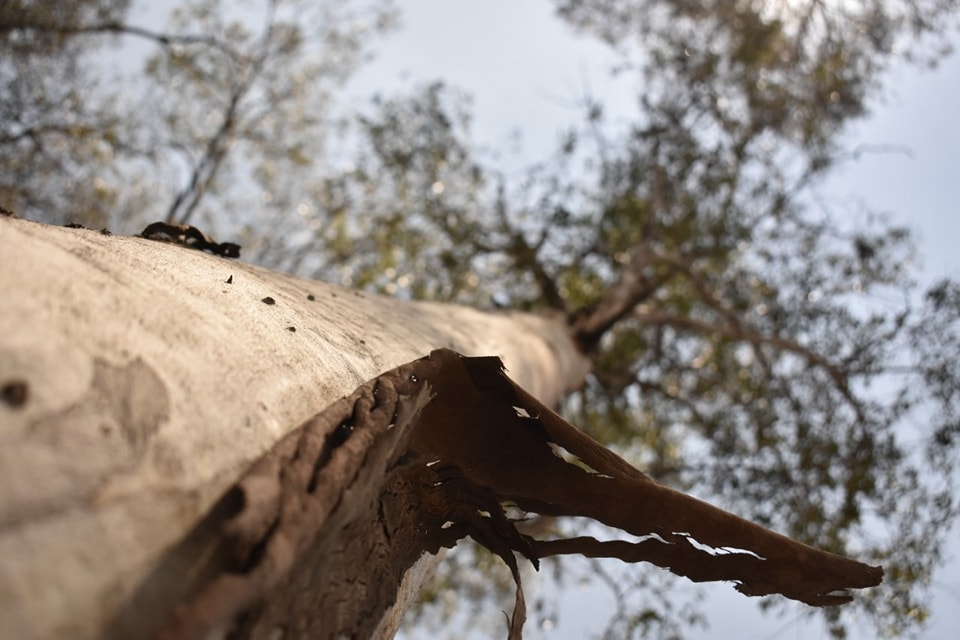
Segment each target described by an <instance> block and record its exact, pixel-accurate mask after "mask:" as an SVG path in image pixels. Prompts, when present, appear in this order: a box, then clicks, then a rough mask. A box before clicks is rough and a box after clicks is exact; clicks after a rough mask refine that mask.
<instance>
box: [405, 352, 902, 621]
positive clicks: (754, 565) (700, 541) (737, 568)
mask: <svg viewBox="0 0 960 640" xmlns="http://www.w3.org/2000/svg"><path fill="white" fill-rule="evenodd" d="M418 375H421V376H422V377H423V379H424V380H426V381H427V382H428V383H429V384H430V385H431V389H432V390H433V393H434V394H436V396H437V401H434V402H432V403H431V404H430V405H428V406H427V407H426V408H425V409H424V412H423V415H422V416H421V420H420V423H419V425H418V427H419V428H418V429H417V430H416V431H415V433H414V435H413V437H412V439H411V447H412V448H413V449H414V450H415V451H417V452H419V453H421V454H423V455H426V456H427V457H429V458H431V459H437V460H439V461H440V463H438V466H439V464H449V465H454V466H457V467H459V468H460V469H462V470H463V474H464V476H465V477H466V478H468V479H469V480H470V481H471V482H473V483H475V484H477V485H479V486H483V487H487V488H489V489H491V490H493V491H494V492H495V493H497V494H498V495H499V496H500V499H501V501H510V502H514V503H516V504H517V505H518V506H519V507H520V508H522V509H524V510H526V511H529V512H536V513H540V514H543V515H553V516H563V515H567V516H586V517H590V518H593V519H595V520H598V521H600V522H603V523H605V524H608V525H610V526H613V527H617V528H619V529H622V530H623V531H626V532H628V533H631V534H633V535H636V536H642V537H647V539H645V540H643V541H641V542H637V543H625V542H623V543H622V542H609V543H600V542H598V541H596V540H594V539H592V538H578V539H573V540H565V541H531V542H530V548H532V550H533V552H534V553H535V554H536V555H537V556H540V557H543V556H546V555H553V554H558V553H579V554H583V555H589V556H608V557H618V558H621V559H622V560H624V561H627V562H637V561H641V560H644V561H648V562H652V563H654V564H657V565H659V566H662V567H665V568H667V569H670V570H671V571H672V572H673V573H676V574H678V575H682V576H686V577H688V578H690V579H691V580H694V581H704V580H730V581H734V582H736V583H737V587H736V588H737V590H738V591H740V592H741V593H744V594H747V595H754V596H757V595H767V594H773V593H779V594H782V595H784V596H786V597H788V598H791V599H794V600H799V601H801V602H805V603H807V604H809V605H813V606H824V605H835V604H843V603H845V602H849V601H850V600H851V599H852V597H851V596H850V595H849V594H846V593H842V592H843V591H845V590H846V589H852V588H865V587H870V586H875V585H877V584H879V583H880V581H881V579H882V577H883V570H882V569H881V568H880V567H871V566H868V565H865V564H862V563H860V562H856V561H854V560H851V559H848V558H844V557H842V556H838V555H835V554H832V553H828V552H825V551H820V550H818V549H815V548H813V547H810V546H808V545H805V544H803V543H800V542H797V541H795V540H792V539H790V538H787V537H786V536H782V535H780V534H777V533H774V532H773V531H770V530H768V529H765V528H763V527H761V526H760V525H757V524H754V523H752V522H749V521H747V520H744V519H742V518H739V517H737V516H734V515H732V514H730V513H727V512H725V511H723V510H721V509H718V508H716V507H713V506H711V505H709V504H707V503H705V502H702V501H700V500H697V499H695V498H692V497H690V496H688V495H686V494H683V493H681V492H679V491H675V490H673V489H670V488H668V487H665V486H663V485H660V484H658V483H656V482H654V481H653V480H652V479H651V478H649V477H648V476H646V475H644V474H643V473H641V472H640V471H638V470H636V469H635V468H633V467H632V466H630V465H629V464H628V463H627V462H626V461H624V460H623V459H622V458H620V457H619V456H616V455H615V454H614V453H612V452H611V451H609V450H608V449H606V448H604V447H603V446H602V445H600V444H599V443H597V442H596V441H594V440H593V439H591V438H590V437H589V436H587V435H586V434H584V433H583V432H582V431H580V430H579V429H577V428H576V427H574V426H573V425H571V424H569V423H567V422H566V421H564V420H563V419H562V418H561V417H560V416H558V415H557V414H556V413H554V412H553V411H552V410H550V409H549V408H548V407H546V406H544V405H542V404H541V403H540V402H538V401H537V400H536V399H535V398H533V397H531V396H530V395H529V394H527V393H526V392H525V391H523V389H521V388H520V387H518V386H516V385H515V384H514V383H513V382H512V381H511V380H510V379H509V378H508V377H507V376H506V375H505V373H504V370H503V366H502V363H501V362H500V360H499V359H498V358H464V357H461V356H459V355H457V354H455V353H453V352H450V351H435V352H433V353H432V354H431V355H430V357H429V358H428V359H426V360H424V361H421V363H420V366H419V367H418ZM468 389H469V390H470V391H469V392H467V391H465V390H468ZM444 398H453V400H452V401H443V399H444ZM558 448H560V449H562V450H565V451H566V452H568V454H572V456H574V457H575V458H576V459H577V461H578V462H579V464H577V461H571V462H568V461H567V459H565V458H564V457H562V456H561V455H559V454H558V453H557V449H558ZM650 536H652V537H650ZM515 548H516V547H515ZM518 550H519V549H518ZM731 550H736V552H733V553H731V552H730V551H731ZM524 551H526V550H524Z"/></svg>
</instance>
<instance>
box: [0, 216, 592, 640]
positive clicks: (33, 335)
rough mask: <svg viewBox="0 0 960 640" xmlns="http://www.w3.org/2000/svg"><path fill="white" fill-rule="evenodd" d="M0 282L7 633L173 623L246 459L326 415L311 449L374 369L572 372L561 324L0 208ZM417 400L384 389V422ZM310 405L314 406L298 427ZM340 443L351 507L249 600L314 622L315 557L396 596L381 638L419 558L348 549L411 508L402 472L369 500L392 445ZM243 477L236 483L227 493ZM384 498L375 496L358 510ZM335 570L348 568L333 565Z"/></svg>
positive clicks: (289, 446)
mask: <svg viewBox="0 0 960 640" xmlns="http://www.w3.org/2000/svg"><path fill="white" fill-rule="evenodd" d="M0 292H2V295H3V306H2V312H0V387H2V401H0V637H4V638H8V637H9V638H95V637H104V636H111V635H112V636H115V637H122V636H124V635H129V634H130V633H133V632H140V631H149V632H154V631H156V632H160V633H173V632H174V631H175V630H176V627H172V628H168V629H167V630H166V631H163V628H164V625H165V624H167V622H168V621H167V620H165V619H164V615H161V613H162V612H163V606H161V605H160V604H158V603H163V602H165V603H166V604H169V603H172V602H173V601H174V600H175V599H177V598H180V597H183V596H185V595H191V594H192V595H196V590H197V589H198V588H199V586H198V585H200V584H201V581H200V578H199V577H198V576H197V575H194V574H197V573H202V572H203V571H206V570H208V569H210V567H211V566H212V565H211V564H210V563H211V560H210V554H214V555H216V554H217V553H219V551H218V550H217V549H216V548H213V547H211V546H210V545H211V544H213V543H212V542H211V541H212V540H215V538H216V531H217V527H222V526H223V525H224V523H225V522H226V521H227V520H228V518H229V516H231V515H233V514H236V512H237V511H238V509H241V508H242V507H244V506H249V505H245V504H241V503H245V502H250V501H251V500H254V501H255V498H256V496H257V493H256V487H255V486H254V485H256V479H257V478H258V477H260V476H258V475H257V474H258V473H261V472H262V473H266V471H264V469H266V467H265V465H269V464H281V463H282V462H283V461H288V462H289V461H290V460H291V457H292V458H296V455H298V454H299V453H300V451H301V450H302V448H303V447H304V446H305V445H304V444H303V443H304V442H308V441H310V433H311V429H314V430H316V429H326V431H323V433H324V434H325V436H324V437H327V438H328V440H327V442H329V437H330V434H331V433H335V432H336V429H337V428H339V427H341V426H342V425H343V424H345V423H343V422H341V423H337V424H328V423H329V421H330V420H331V419H333V417H334V416H337V415H339V414H337V411H340V412H343V411H347V414H345V415H348V416H355V415H356V413H357V410H356V407H357V406H360V405H358V404H356V403H357V402H358V401H360V400H358V399H361V400H362V398H363V397H370V394H374V396H375V392H374V391H373V387H368V388H367V390H366V391H365V392H362V393H361V392H359V391H358V394H359V395H356V396H354V398H353V399H352V400H351V401H350V402H349V403H348V404H343V403H341V404H340V405H337V404H336V403H337V401H338V399H340V398H342V397H344V396H347V395H349V394H351V393H352V392H354V390H357V389H358V387H362V385H363V383H364V382H366V381H368V380H370V379H372V378H374V377H376V376H378V375H379V374H381V373H383V372H385V371H388V370H391V369H394V368H395V367H397V366H399V365H401V364H403V363H405V362H409V361H411V360H414V359H416V358H419V357H422V356H424V355H426V354H428V353H430V352H431V351H432V350H433V349H436V348H439V347H446V348H450V349H453V350H455V351H458V352H461V353H465V354H483V355H489V354H496V355H499V356H500V357H502V359H503V360H504V362H505V364H506V367H507V368H508V369H509V371H510V374H511V377H513V379H515V380H517V381H518V382H519V383H520V384H521V385H523V386H524V387H526V388H527V389H529V390H530V391H531V392H532V393H533V394H534V395H536V396H538V397H539V398H540V399H541V400H543V401H544V402H546V403H553V402H555V401H556V400H557V399H559V398H560V396H561V394H562V392H563V391H564V390H566V389H568V388H570V387H572V386H573V385H575V384H577V383H578V382H579V381H580V380H581V379H582V377H583V376H584V375H585V373H586V370H587V362H586V360H585V359H584V358H583V357H582V356H581V355H580V353H579V352H578V351H577V349H576V347H575V345H574V344H573V342H572V341H571V340H570V338H569V334H568V331H567V328H566V326H565V324H564V322H563V320H562V319H560V318H557V319H549V318H543V317H539V316H533V315H529V314H519V313H499V312H490V313H483V312H479V311H475V310H471V309H465V308H461V307H455V306H450V305H443V304H436V303H413V302H402V301H397V300H393V299H388V298H382V297H378V296H372V295H369V294H365V293H359V292H355V291H351V290H345V289H341V288H339V287H335V286H332V285H328V284H324V283H321V282H315V281H309V280H304V279H299V278H295V277H291V276H288V275H282V274H276V273H271V272H268V271H266V270H263V269H260V268H257V267H254V266H251V265H247V264H243V263H239V262H233V261H228V260H225V259H222V258H218V257H214V256H211V255H207V254H205V253H202V252H200V251H196V250H192V249H187V248H184V247H180V246H174V245H169V244H162V243H158V242H154V241H150V240H146V239H142V238H130V237H116V236H109V235H107V234H103V233H98V232H94V231H89V230H80V229H67V228H60V227H50V226H44V225H39V224H35V223H30V222H26V221H21V220H16V219H10V218H3V219H0ZM364 393H366V394H367V396H364ZM424 401H425V399H424V398H422V397H419V398H418V397H417V396H411V397H404V398H401V400H400V401H399V404H398V405H397V407H399V408H398V409H397V410H396V411H397V412H398V413H397V415H402V414H403V411H406V410H409V411H411V412H416V411H417V410H418V407H419V406H420V405H422V404H423V402H424ZM403 407H407V408H408V409H403ZM324 409H329V411H328V412H327V414H326V417H325V418H322V419H321V418H317V419H316V420H313V421H310V420H309V419H310V418H311V417H312V416H314V415H316V414H318V413H319V412H321V411H323V410H324ZM390 419H391V420H392V419H393V416H390ZM324 420H326V422H324ZM301 425H303V427H302V428H298V427H301ZM324 425H325V426H324ZM392 426H393V425H392V423H391V424H390V425H389V427H392ZM350 428H351V429H352V428H353V425H352V424H351V427H350ZM358 429H359V427H358ZM361 431H362V429H361ZM395 431H397V432H399V431H400V430H395ZM318 433H319V432H318ZM397 437H399V436H397ZM397 437H395V438H394V439H396V438H397ZM350 442H351V443H353V444H352V445H351V446H352V447H354V448H353V449H350V450H349V451H348V450H347V449H346V448H343V451H342V452H341V451H340V450H339V449H338V452H339V453H338V455H341V454H342V455H341V458H342V459H340V458H338V459H337V464H343V465H346V466H345V467H343V468H344V469H346V468H347V467H350V465H353V467H356V468H354V471H353V472H352V473H354V475H353V476H350V477H351V480H350V482H349V483H347V484H344V485H343V486H342V487H341V488H343V489H344V490H345V491H347V494H345V495H347V498H348V499H345V500H346V501H345V502H344V504H349V505H352V506H351V507H350V508H351V509H353V508H355V511H354V512H347V511H349V510H345V508H344V507H342V505H340V504H339V503H338V504H337V505H333V507H337V509H334V510H333V511H331V512H330V513H332V514H333V515H330V517H329V518H328V519H327V520H325V521H324V522H326V523H327V524H326V525H324V526H337V527H340V528H341V530H342V533H341V534H340V535H338V536H335V537H334V538H331V540H330V541H328V542H327V543H325V544H324V545H320V546H314V547H312V548H311V549H310V553H311V554H312V556H311V557H298V558H297V559H296V563H297V566H296V567H295V568H294V570H293V572H292V577H291V579H290V580H289V581H288V582H287V583H286V587H285V589H286V591H283V590H280V591H277V592H276V593H275V594H273V597H272V598H271V599H270V600H269V601H268V602H266V603H265V604H264V605H263V606H262V609H264V611H262V614H263V615H262V616H261V617H260V620H261V621H267V622H269V621H270V620H278V619H282V616H283V615H285V614H282V613H279V612H274V615H273V617H271V615H270V612H269V611H267V610H269V609H270V607H271V606H273V607H276V605H277V604H278V603H281V602H287V603H289V602H290V599H291V598H294V597H295V595H294V591H296V593H297V594H299V596H297V597H300V598H301V600H302V602H300V603H299V604H298V605H297V606H300V605H302V607H304V608H305V609H304V611H303V613H304V618H303V620H304V621H305V622H303V624H306V625H308V622H309V621H308V620H307V619H308V618H309V617H310V615H313V617H314V619H315V620H316V619H317V616H318V615H321V614H320V613H317V611H318V610H317V609H316V607H315V604H316V602H315V600H316V598H315V596H316V590H317V589H319V588H321V586H322V585H318V584H316V583H314V582H313V581H312V580H314V579H315V578H316V576H317V575H318V574H317V571H322V572H324V573H321V574H319V575H323V576H324V577H325V578H326V577H331V580H334V582H336V579H340V578H342V579H340V582H336V584H339V585H340V587H339V588H342V589H346V587H345V585H348V584H351V583H355V584H358V585H360V587H361V588H358V589H356V590H355V591H356V593H354V592H351V591H349V590H346V591H344V592H343V594H342V595H343V598H345V599H350V598H357V597H359V596H358V595H357V594H358V593H361V592H369V591H370V590H371V589H372V588H373V586H375V585H379V586H378V587H377V588H378V589H380V591H382V592H383V593H382V594H380V595H377V596H376V597H375V598H374V599H375V600H377V602H379V603H380V604H383V602H384V601H385V600H391V601H392V600H393V599H394V598H398V600H397V604H396V605H395V606H394V607H393V610H392V611H388V612H384V611H382V610H379V609H378V610H371V611H369V612H368V613H369V615H368V616H367V619H366V620H364V624H367V625H368V627H369V628H370V629H378V630H377V631H376V633H378V634H381V635H390V634H392V632H393V630H394V629H395V627H396V624H397V623H398V622H399V617H400V616H402V613H403V610H404V609H405V607H406V606H407V604H408V603H409V599H410V596H411V595H412V594H415V592H416V590H417V588H418V586H419V579H420V578H421V577H422V575H423V573H424V572H425V570H426V569H425V566H424V564H423V563H420V564H418V565H416V567H415V568H414V569H413V570H408V569H409V566H410V564H411V563H413V562H414V561H416V560H417V558H419V557H420V556H421V555H423V550H422V548H419V547H418V546H417V544H421V543H422V541H408V542H411V544H407V543H405V542H404V541H403V540H392V542H390V544H388V545H387V546H380V547H378V549H379V553H381V557H382V554H383V553H384V550H387V551H389V553H393V554H394V555H395V556H396V558H398V560H397V562H396V563H394V564H393V565H390V563H386V564H384V565H381V566H375V565H374V564H372V563H369V562H368V563H366V564H364V563H363V562H358V561H357V559H358V558H362V557H363V555H364V553H368V552H370V550H371V549H372V548H373V547H375V546H377V545H380V544H381V542H383V541H382V540H381V538H383V536H386V537H387V538H389V537H390V533H391V532H390V531H388V530H384V529H385V528H384V527H383V526H382V525H383V522H385V521H386V522H389V523H392V525H391V526H395V527H397V529H396V530H409V527H410V526H411V523H414V524H415V519H416V517H417V514H416V513H415V512H413V511H410V510H409V509H406V510H405V507H406V506H409V505H408V503H407V502H405V501H408V500H410V499H413V498H411V495H412V494H411V493H410V488H409V487H407V486H405V485H404V482H406V481H405V480H403V479H402V478H401V479H400V480H398V481H397V483H395V484H394V485H389V484H388V485H387V486H386V491H388V492H394V493H393V495H395V496H396V500H394V501H386V502H384V501H378V500H377V498H378V496H379V494H380V492H381V491H383V490H384V485H383V484H382V482H380V481H378V482H374V481H373V478H374V477H375V476H376V475H377V474H380V477H381V480H382V477H383V476H384V474H386V472H387V471H389V469H386V468H383V465H385V464H386V463H387V461H388V460H389V459H390V451H388V449H389V448H390V447H391V446H400V445H399V443H396V442H394V443H393V444H391V442H392V441H391V440H389V439H387V440H384V439H381V440H364V439H362V438H356V437H352V438H351V439H350ZM297 443H299V444H297ZM376 443H379V444H376ZM284 447H286V449H285V448H284ZM377 447H380V449H378V448H377ZM391 451H392V450H391ZM321 453H322V451H321ZM394 453H395V452H394ZM265 454H267V455H265ZM284 456H287V458H284ZM278 461H280V462H278ZM255 462H256V463H257V465H259V466H254V467H253V469H252V470H251V466H252V465H254V463H255ZM378 465H380V466H378ZM334 467H336V465H333V464H331V465H330V468H331V473H332V472H333V470H335V469H334ZM353 467H351V468H353ZM337 468H339V467H337ZM364 469H365V470H364ZM248 471H249V472H248ZM244 474H246V475H244ZM386 475H389V474H386ZM241 477H243V478H244V482H245V483H246V484H245V485H243V487H244V491H245V492H246V493H237V492H236V491H231V488H232V487H233V488H236V486H237V482H238V480H240V479H241ZM364 492H366V493H365V494H364ZM341 497H342V496H341ZM382 504H390V505H392V507H391V508H392V509H393V511H391V512H390V513H386V514H384V513H379V514H378V513H376V509H374V510H373V511H371V508H373V507H376V506H378V505H382ZM333 507H331V508H333ZM388 511H389V509H388ZM378 527H379V528H380V529H381V531H376V529H377V528H378ZM377 536H380V538H378V537H377ZM378 540H380V541H379V542H378ZM414 543H415V544H414ZM331 545H332V546H331ZM338 545H339V547H338ZM351 545H352V546H351ZM364 545H366V546H364ZM248 551H249V552H250V554H256V553H258V552H259V551H258V550H257V549H251V550H248ZM250 557H252V556H250ZM250 557H247V558H246V561H249V560H250ZM331 557H336V558H339V559H340V564H338V565H336V563H333V564H331V562H332V561H331ZM345 559H346V560H349V564H348V565H344V564H343V560H345ZM243 561H244V560H243V559H240V560H238V559H237V558H219V559H218V560H217V562H219V563H220V565H219V566H227V565H229V563H230V562H240V563H241V564H242V563H243ZM334 565H336V566H334ZM345 568H349V570H350V571H351V572H352V574H351V575H350V576H342V575H341V576H340V578H337V576H336V575H335V574H337V572H338V571H341V572H342V571H343V570H344V569H345ZM245 570H246V569H245V568H244V567H243V566H237V567H234V569H233V572H234V573H236V574H237V575H241V574H243V572H244V571H245ZM401 579H404V586H403V588H402V589H400V588H398V583H399V581H400V580H401ZM191 590H193V591H191ZM378 593H379V592H378ZM311 598H313V600H311ZM164 599H166V600H164ZM387 604H389V602H387ZM367 606H369V603H367ZM310 607H313V609H311V610H312V611H314V613H313V614H308V613H306V608H310ZM339 610H340V611H346V610H347V609H346V608H345V607H340V608H339ZM329 613H330V612H329V611H327V612H326V614H329ZM371 619H372V621H373V622H372V625H371V623H370V620H371ZM267 622H263V624H267ZM288 622H289V620H288ZM321 622H323V623H325V624H326V623H329V618H327V619H321ZM248 623H249V624H253V623H252V622H249V621H248ZM270 624H272V625H273V626H269V627H265V628H258V629H257V631H258V633H259V632H262V633H263V634H264V635H272V636H274V637H280V635H283V637H296V636H297V632H298V628H296V627H285V626H284V625H283V624H279V623H277V624H274V623H272V622H271V623H270ZM310 629H315V627H309V625H308V626H306V627H303V628H299V632H301V633H309V631H310ZM220 631H221V632H222V633H226V632H228V631H230V630H229V629H221V630H220ZM287 632H290V635H284V634H286V633H287ZM278 634H279V635H278Z"/></svg>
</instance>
